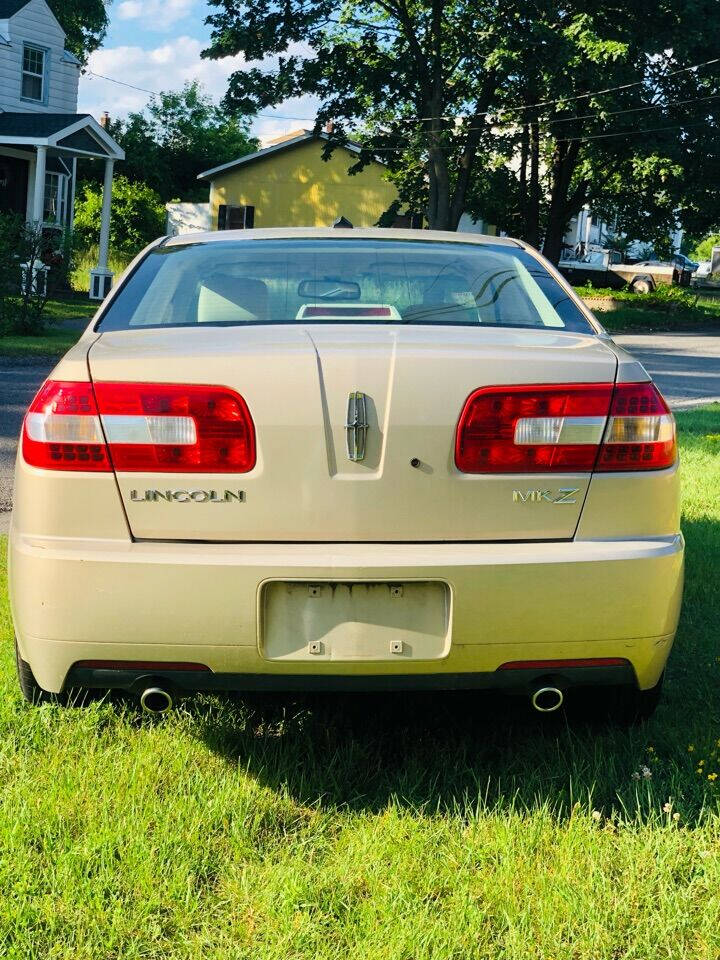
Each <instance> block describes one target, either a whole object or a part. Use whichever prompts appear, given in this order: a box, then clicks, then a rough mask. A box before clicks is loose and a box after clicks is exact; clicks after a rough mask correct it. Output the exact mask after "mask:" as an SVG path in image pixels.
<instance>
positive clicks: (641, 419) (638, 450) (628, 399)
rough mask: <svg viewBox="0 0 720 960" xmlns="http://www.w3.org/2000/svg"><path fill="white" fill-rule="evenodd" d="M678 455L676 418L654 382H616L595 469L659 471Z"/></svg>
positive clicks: (669, 464) (671, 463)
mask: <svg viewBox="0 0 720 960" xmlns="http://www.w3.org/2000/svg"><path fill="white" fill-rule="evenodd" d="M676 456H677V441H676V437H675V418H674V417H673V415H672V414H671V413H670V410H669V409H668V406H667V404H666V403H665V401H664V400H663V398H662V395H661V394H660V391H659V390H658V388H657V387H656V386H655V384H654V383H649V382H648V383H618V384H617V386H616V387H615V392H614V393H613V398H612V405H611V407H610V418H609V420H608V424H607V428H606V430H605V437H604V439H603V444H602V447H601V449H600V456H599V457H598V462H597V466H596V468H595V469H596V470H602V471H610V470H613V471H617V470H662V469H664V468H665V467H671V466H672V465H673V463H675V458H676Z"/></svg>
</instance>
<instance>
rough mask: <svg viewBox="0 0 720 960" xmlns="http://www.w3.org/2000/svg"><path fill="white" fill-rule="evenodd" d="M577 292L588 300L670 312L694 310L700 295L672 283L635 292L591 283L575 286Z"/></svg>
mask: <svg viewBox="0 0 720 960" xmlns="http://www.w3.org/2000/svg"><path fill="white" fill-rule="evenodd" d="M575 290H576V292H577V293H578V294H579V295H580V296H581V297H584V298H585V299H586V300H593V299H601V298H602V299H604V298H606V297H611V298H612V299H613V300H622V301H623V302H627V304H628V306H634V307H640V308H648V309H655V310H660V311H664V312H668V313H674V312H677V311H688V310H694V309H695V308H696V307H697V303H698V295H697V294H696V293H695V292H694V291H693V290H690V289H688V288H687V287H678V286H676V285H671V284H660V285H659V286H657V287H656V288H655V289H654V290H653V291H652V293H634V292H633V291H632V290H628V289H622V290H613V289H612V288H610V287H602V288H598V287H593V285H592V284H591V283H588V284H585V286H582V287H575Z"/></svg>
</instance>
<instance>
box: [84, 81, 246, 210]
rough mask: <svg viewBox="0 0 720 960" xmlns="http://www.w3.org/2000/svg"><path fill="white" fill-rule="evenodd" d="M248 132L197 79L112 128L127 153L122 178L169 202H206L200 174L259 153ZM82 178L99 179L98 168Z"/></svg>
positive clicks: (243, 121)
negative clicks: (141, 185) (179, 200)
mask: <svg viewBox="0 0 720 960" xmlns="http://www.w3.org/2000/svg"><path fill="white" fill-rule="evenodd" d="M248 130H249V121H248V120H247V119H245V118H241V117H239V116H238V114H237V112H236V111H234V112H233V111H231V112H229V111H227V110H225V109H221V108H220V107H218V106H217V105H216V104H215V103H214V102H213V100H212V99H211V98H210V97H208V96H206V95H205V94H204V93H203V90H202V87H201V86H200V84H199V83H198V82H197V81H194V82H192V83H186V84H185V86H184V87H183V88H182V90H179V91H171V92H163V93H160V94H159V95H158V96H157V97H152V98H151V100H150V102H149V103H148V105H147V107H146V108H145V110H144V111H142V112H141V113H130V114H128V116H127V119H125V120H119V121H115V122H114V123H111V124H110V126H109V128H108V132H109V133H110V134H111V135H112V136H113V137H114V138H115V140H117V142H118V143H119V144H120V146H121V147H122V148H123V149H124V150H125V160H124V161H123V164H122V172H123V175H124V176H125V177H127V178H128V179H129V180H133V181H136V182H138V183H146V184H148V186H150V187H152V189H153V190H155V191H156V193H157V194H158V195H159V197H160V199H161V200H163V201H165V202H167V201H168V200H177V199H181V200H187V201H192V202H203V201H205V200H207V198H208V190H209V185H208V184H207V183H201V182H199V181H198V179H197V176H198V174H199V173H201V172H202V171H203V170H208V169H209V168H210V167H215V166H218V165H220V164H222V163H228V162H230V161H231V160H235V159H236V158H237V157H242V156H244V155H245V154H247V153H252V152H253V150H256V149H257V147H258V143H257V141H256V140H255V139H253V138H252V137H251V136H250V134H249V132H248ZM83 175H84V176H86V177H99V176H100V171H99V169H98V165H97V164H95V165H94V167H92V166H91V165H90V164H87V165H85V168H84V170H83Z"/></svg>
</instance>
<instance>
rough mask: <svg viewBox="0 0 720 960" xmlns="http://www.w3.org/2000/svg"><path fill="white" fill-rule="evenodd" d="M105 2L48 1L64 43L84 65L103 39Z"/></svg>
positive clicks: (104, 31)
mask: <svg viewBox="0 0 720 960" xmlns="http://www.w3.org/2000/svg"><path fill="white" fill-rule="evenodd" d="M105 2H106V0H48V4H49V6H50V9H51V10H52V12H53V13H54V14H55V16H56V17H57V19H58V21H59V22H60V26H61V27H62V28H63V30H64V31H65V34H66V39H65V43H66V46H67V48H68V50H70V51H71V52H72V53H74V54H75V56H76V57H77V58H78V60H79V61H80V62H81V63H82V64H83V65H84V64H85V63H87V59H88V57H89V56H90V54H91V53H92V52H93V50H97V48H98V47H99V46H100V44H101V43H102V42H103V40H104V39H105V34H106V32H107V28H108V22H109V20H108V12H107V8H106V5H105Z"/></svg>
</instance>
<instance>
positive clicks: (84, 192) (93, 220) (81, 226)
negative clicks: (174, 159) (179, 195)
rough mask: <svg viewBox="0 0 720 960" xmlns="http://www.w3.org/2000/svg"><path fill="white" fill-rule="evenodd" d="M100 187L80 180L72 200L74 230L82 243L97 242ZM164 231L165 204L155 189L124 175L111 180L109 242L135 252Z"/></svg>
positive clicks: (115, 248)
mask: <svg viewBox="0 0 720 960" xmlns="http://www.w3.org/2000/svg"><path fill="white" fill-rule="evenodd" d="M101 211H102V190H101V189H99V188H98V187H97V186H96V185H95V184H93V183H84V184H83V185H82V187H81V191H80V196H79V197H78V199H77V200H76V202H75V233H76V234H77V236H78V238H79V239H80V241H81V242H82V243H84V244H85V245H90V244H93V243H97V241H98V236H99V233H100V215H101ZM164 232H165V208H164V206H163V204H162V203H161V201H160V197H159V196H158V195H157V193H156V192H155V191H154V190H152V189H151V188H150V187H148V186H147V185H146V184H144V183H132V182H130V181H129V180H128V179H127V177H123V176H119V177H115V180H114V181H113V195H112V218H111V221H110V246H111V248H112V249H113V250H116V251H121V252H123V253H129V254H132V255H135V254H136V253H137V252H138V250H140V249H141V248H142V247H144V246H145V244H147V243H149V242H150V241H151V240H154V239H155V238H156V237H158V236H160V234H162V233H164Z"/></svg>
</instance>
